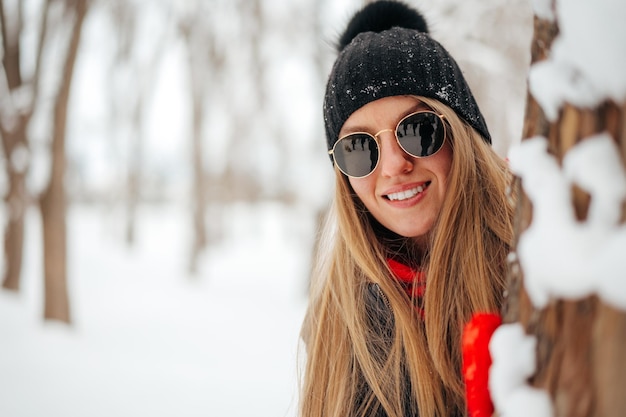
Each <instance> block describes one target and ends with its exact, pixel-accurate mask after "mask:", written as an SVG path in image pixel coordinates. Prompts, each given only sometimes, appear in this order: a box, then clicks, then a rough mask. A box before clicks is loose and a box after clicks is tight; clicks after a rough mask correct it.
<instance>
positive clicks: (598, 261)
mask: <svg viewBox="0 0 626 417" xmlns="http://www.w3.org/2000/svg"><path fill="white" fill-rule="evenodd" d="M509 156H510V162H511V169H512V170H513V172H514V173H515V174H516V175H518V176H520V177H521V179H522V186H523V188H524V191H525V193H526V194H527V195H528V197H529V199H530V200H531V201H532V204H533V220H532V223H531V225H530V226H529V227H528V229H527V230H526V231H525V232H524V233H523V234H522V235H521V236H520V240H519V244H518V253H517V255H518V257H519V261H520V264H521V266H522V268H523V270H524V285H525V287H526V290H527V291H528V294H529V296H530V298H531V300H532V302H533V304H534V305H535V306H536V307H538V308H543V307H545V306H546V305H547V304H548V303H549V301H550V299H552V298H569V299H576V298H583V297H586V296H588V295H592V294H597V295H598V296H600V297H601V298H602V299H603V300H604V301H605V302H607V303H608V304H611V305H613V306H614V307H616V308H619V309H622V310H626V279H624V278H626V256H624V248H626V225H620V224H619V222H620V213H621V208H622V204H623V202H624V201H625V200H626V173H625V172H624V167H623V166H622V163H621V160H620V158H619V151H618V149H617V147H616V146H615V143H614V141H613V140H612V139H611V137H610V136H609V135H608V134H599V135H596V136H593V137H590V138H588V139H586V140H584V141H583V142H581V143H580V144H578V145H576V146H575V147H574V148H572V149H571V150H570V151H569V152H568V153H567V154H566V155H565V158H564V160H563V169H561V168H560V167H559V165H558V163H557V161H556V159H555V158H554V157H553V156H552V155H549V154H548V152H547V140H546V139H545V138H543V137H536V138H532V139H528V140H526V141H522V143H521V144H519V145H517V146H516V147H514V148H512V149H511V151H510V155H509ZM573 184H576V185H578V186H579V187H580V188H582V189H583V190H585V191H587V192H588V193H589V194H590V195H591V202H590V207H589V214H588V217H587V219H586V220H585V221H583V222H580V221H578V220H577V219H576V216H575V213H574V209H573V206H572V197H571V189H572V185H573Z"/></svg>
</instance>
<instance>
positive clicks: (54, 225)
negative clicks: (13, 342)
mask: <svg viewBox="0 0 626 417" xmlns="http://www.w3.org/2000/svg"><path fill="white" fill-rule="evenodd" d="M71 5H72V8H71V13H70V19H72V26H71V27H72V30H71V34H70V39H69V43H68V45H67V54H66V55H65V60H64V65H63V73H62V78H61V83H60V86H59V90H58V94H57V96H56V98H55V103H54V120H53V124H54V127H53V132H52V147H51V159H52V162H51V170H50V171H51V172H50V179H49V182H48V185H47V187H46V189H45V190H44V192H43V193H42V196H41V199H40V206H41V216H42V225H43V245H44V275H45V277H44V279H45V300H44V318H46V319H55V320H60V321H64V322H67V323H69V322H70V308H69V298H68V291H67V230H66V217H67V196H66V191H65V174H66V166H67V161H66V155H65V136H66V125H67V109H68V103H69V98H70V87H71V85H72V79H73V75H74V64H75V62H76V56H77V54H78V46H79V42H80V37H81V31H82V26H83V21H84V19H85V14H86V12H87V0H75V1H74V2H72V3H71ZM71 15H73V16H71Z"/></svg>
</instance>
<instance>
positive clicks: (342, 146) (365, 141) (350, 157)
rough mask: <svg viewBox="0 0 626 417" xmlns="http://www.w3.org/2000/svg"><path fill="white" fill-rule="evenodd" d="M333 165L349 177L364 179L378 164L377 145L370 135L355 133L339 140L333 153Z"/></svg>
mask: <svg viewBox="0 0 626 417" xmlns="http://www.w3.org/2000/svg"><path fill="white" fill-rule="evenodd" d="M333 155H334V158H335V163H336V164H337V165H338V166H339V168H340V169H341V170H342V171H343V172H344V173H345V174H347V175H349V176H351V177H364V176H366V175H368V174H369V173H371V172H372V171H373V170H374V168H376V164H377V163H378V144H377V143H376V140H374V138H373V137H372V136H370V135H365V134H361V133H355V134H354V135H349V136H346V137H344V138H342V139H339V142H337V145H335V152H334V153H333Z"/></svg>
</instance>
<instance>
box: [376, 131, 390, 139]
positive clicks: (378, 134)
mask: <svg viewBox="0 0 626 417" xmlns="http://www.w3.org/2000/svg"><path fill="white" fill-rule="evenodd" d="M393 131H394V130H393V129H383V130H380V131H379V132H378V133H376V134H375V135H374V137H375V138H378V136H380V134H381V133H384V132H393Z"/></svg>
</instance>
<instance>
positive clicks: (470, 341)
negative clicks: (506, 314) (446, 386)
mask: <svg viewBox="0 0 626 417" xmlns="http://www.w3.org/2000/svg"><path fill="white" fill-rule="evenodd" d="M500 324H502V319H501V318H500V316H499V315H498V314H494V313H480V314H474V316H473V317H472V319H471V320H470V321H469V323H467V324H466V325H465V328H464V329H463V341H462V348H463V378H464V379H465V395H466V398H467V410H468V411H469V416H470V417H491V416H492V414H493V403H492V402H491V396H490V395H489V367H490V366H491V354H490V353H489V341H490V340H491V336H492V335H493V332H495V331H496V328H498V326H500Z"/></svg>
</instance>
